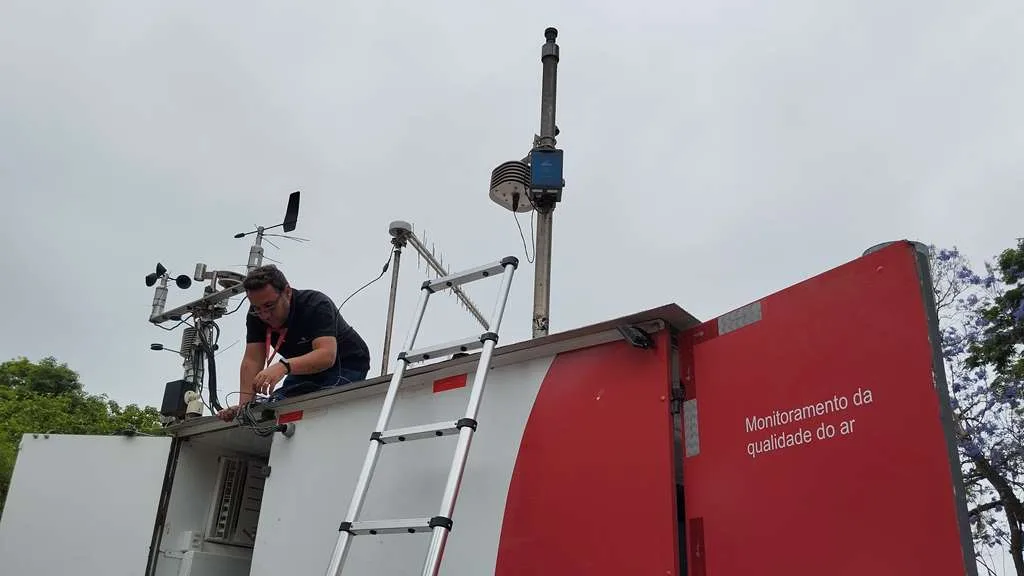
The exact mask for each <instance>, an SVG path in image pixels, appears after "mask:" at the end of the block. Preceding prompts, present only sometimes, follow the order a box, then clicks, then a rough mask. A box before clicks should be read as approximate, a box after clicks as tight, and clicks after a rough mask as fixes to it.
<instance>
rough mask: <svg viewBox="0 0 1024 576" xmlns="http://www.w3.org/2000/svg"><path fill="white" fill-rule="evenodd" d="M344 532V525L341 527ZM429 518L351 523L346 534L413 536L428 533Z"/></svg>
mask: <svg viewBox="0 0 1024 576" xmlns="http://www.w3.org/2000/svg"><path fill="white" fill-rule="evenodd" d="M341 529H342V530H346V526H345V524H342V526H341ZM431 530H433V528H431V527H430V518H401V519H398V520H367V521H364V522H353V523H352V524H351V525H350V526H348V527H347V530H346V531H347V532H351V533H352V534H355V535H356V536H366V535H374V534H414V533H416V532H430V531H431Z"/></svg>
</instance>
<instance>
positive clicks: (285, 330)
mask: <svg viewBox="0 0 1024 576" xmlns="http://www.w3.org/2000/svg"><path fill="white" fill-rule="evenodd" d="M271 332H274V330H272V329H271V328H270V327H269V326H267V347H266V355H267V366H270V362H271V361H273V359H274V356H276V355H277V351H278V350H279V349H280V348H281V344H283V343H284V336H285V334H287V333H288V328H282V329H281V332H280V334H281V336H280V337H278V339H277V345H276V346H274V353H273V354H271V353H270V333H271Z"/></svg>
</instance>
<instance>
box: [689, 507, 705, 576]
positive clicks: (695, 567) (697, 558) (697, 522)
mask: <svg viewBox="0 0 1024 576" xmlns="http://www.w3.org/2000/svg"><path fill="white" fill-rule="evenodd" d="M687 533H688V535H689V538H688V540H689V542H690V550H689V554H690V566H689V568H690V576H706V575H707V568H706V565H705V564H704V519H703V518H690V521H689V522H687Z"/></svg>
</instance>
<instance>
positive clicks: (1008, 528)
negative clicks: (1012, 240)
mask: <svg viewBox="0 0 1024 576" xmlns="http://www.w3.org/2000/svg"><path fill="white" fill-rule="evenodd" d="M930 256H931V258H930V259H931V267H932V277H933V278H932V280H933V282H934V291H935V302H936V308H937V309H938V315H939V324H940V330H941V334H942V353H943V357H944V359H945V365H946V375H947V378H948V381H949V386H950V398H951V402H952V407H953V417H954V428H955V433H956V434H957V436H958V444H959V454H960V462H961V468H962V472H963V476H964V483H965V484H966V489H967V498H968V501H969V502H968V505H969V515H970V522H971V528H972V531H973V535H974V539H975V542H976V544H977V548H978V552H979V556H980V553H981V550H982V549H983V548H988V549H992V548H1003V549H1007V550H1008V551H1009V553H1010V556H1011V558H1012V559H1013V562H1014V567H1015V568H1016V573H1017V575H1018V576H1024V554H1022V552H1024V539H1022V537H1024V505H1022V499H1024V395H1022V392H1024V386H1022V383H1024V354H1022V349H1024V297H1022V292H1024V290H1022V287H1021V286H1019V285H1018V284H1019V283H1020V281H1021V280H1022V274H1021V272H1022V271H1024V266H1021V264H1024V242H1021V244H1020V245H1019V246H1018V247H1017V248H1015V249H1011V250H1007V251H1005V252H1004V253H1003V254H1002V255H1001V256H1000V258H999V259H998V265H997V266H993V265H992V264H988V263H986V264H985V270H984V273H983V274H981V273H978V272H976V271H975V270H974V269H973V268H972V267H971V265H970V263H969V262H968V260H967V258H965V257H964V256H963V255H962V254H961V253H960V252H959V251H958V250H957V249H956V248H953V249H937V248H935V247H931V255H930ZM979 561H980V562H982V563H984V559H979Z"/></svg>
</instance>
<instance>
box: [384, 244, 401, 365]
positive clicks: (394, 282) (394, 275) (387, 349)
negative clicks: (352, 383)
mask: <svg viewBox="0 0 1024 576" xmlns="http://www.w3.org/2000/svg"><path fill="white" fill-rule="evenodd" d="M391 244H393V245H394V247H395V251H394V260H395V261H394V264H393V267H392V268H391V296H390V297H389V298H388V325H387V327H386V328H385V329H384V355H383V356H384V357H383V358H382V359H381V363H380V375H381V376H383V375H385V374H387V373H388V357H389V356H390V355H391V332H392V328H393V325H394V322H395V299H396V297H397V294H398V265H399V264H400V262H401V259H402V246H405V239H404V238H401V237H395V238H392V239H391Z"/></svg>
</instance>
